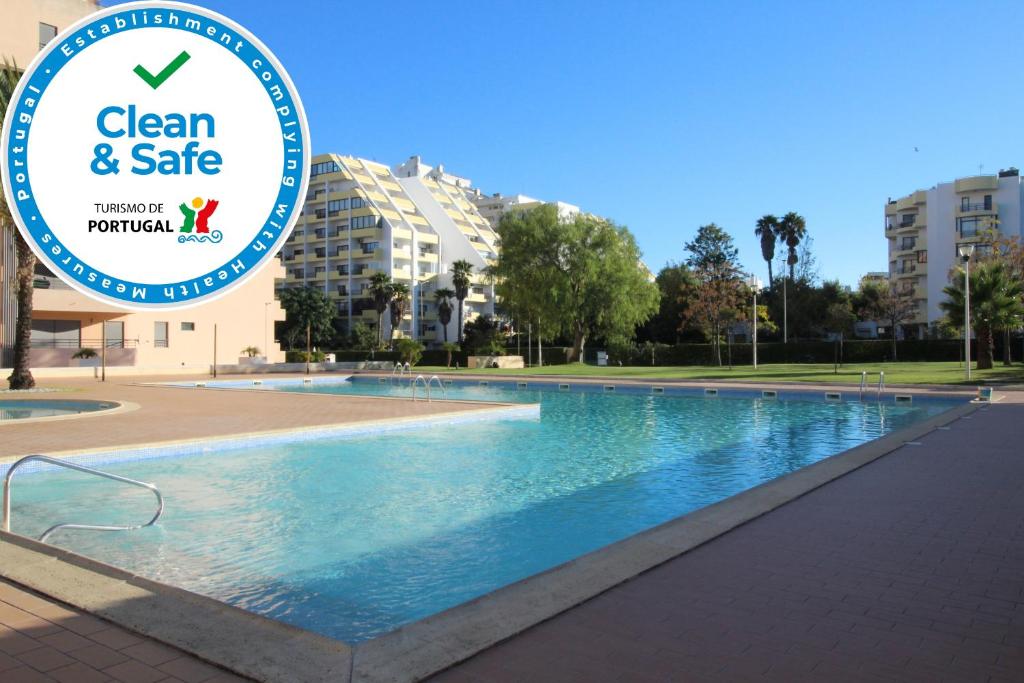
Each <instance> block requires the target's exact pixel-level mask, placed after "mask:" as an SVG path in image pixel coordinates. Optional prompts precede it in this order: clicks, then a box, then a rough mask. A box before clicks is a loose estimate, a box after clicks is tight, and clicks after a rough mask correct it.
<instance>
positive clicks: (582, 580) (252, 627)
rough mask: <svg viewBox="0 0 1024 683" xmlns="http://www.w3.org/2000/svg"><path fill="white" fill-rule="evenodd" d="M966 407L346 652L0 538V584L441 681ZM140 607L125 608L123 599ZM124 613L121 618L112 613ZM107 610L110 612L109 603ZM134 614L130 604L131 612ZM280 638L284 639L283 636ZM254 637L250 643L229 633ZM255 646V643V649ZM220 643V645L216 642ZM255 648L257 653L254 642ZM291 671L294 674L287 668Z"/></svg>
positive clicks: (279, 665) (320, 676) (192, 635)
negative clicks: (0, 580)
mask: <svg viewBox="0 0 1024 683" xmlns="http://www.w3.org/2000/svg"><path fill="white" fill-rule="evenodd" d="M985 405H987V404H985V403H981V404H978V403H967V404H964V405H961V406H956V407H953V408H951V409H949V410H947V411H944V412H942V413H940V414H939V415H935V416H933V417H931V418H928V419H926V420H923V421H921V422H919V423H917V424H914V425H910V426H908V427H905V428H903V429H901V430H898V431H896V432H893V433H891V434H888V435H885V436H883V437H880V438H878V439H875V440H873V441H869V442H867V443H865V444H861V445H860V446H856V447H854V448H852V449H848V450H846V451H842V452H840V453H837V454H836V455H833V456H830V457H828V458H826V459H824V460H821V461H819V462H817V463H814V464H812V465H808V466H806V467H803V468H801V469H799V470H796V471H794V472H791V473H789V474H786V475H783V476H781V477H778V478H776V479H773V480H771V481H769V482H765V483H764V484H760V485H758V486H756V487H754V488H751V489H747V490H746V491H743V492H740V493H738V494H736V495H734V496H730V497H729V498H726V499H725V500H722V501H719V502H718V503H714V504H712V505H710V506H707V507H705V508H702V509H700V510H697V511H695V512H692V513H689V514H687V515H683V516H681V517H677V518H675V519H673V520H670V521H668V522H665V523H664V524H661V525H659V526H657V527H654V528H652V529H648V530H647V531H643V532H640V533H638V534H635V535H633V536H630V537H628V538H625V539H623V540H621V541H618V542H616V543H613V544H611V545H608V546H605V547H603V548H600V549H598V550H596V551H594V552H591V553H588V554H586V555H583V556H581V557H578V558H576V559H574V560H571V561H569V562H567V563H564V564H561V565H558V566H556V567H553V568H551V569H549V570H546V571H544V572H541V573H539V574H535V575H533V576H530V577H528V578H526V579H523V580H521V581H518V582H516V583H513V584H510V585H508V586H504V587H502V588H499V589H497V590H495V591H492V592H491V593H488V594H486V595H483V596H480V597H478V598H476V599H474V600H471V601H468V602H465V603H462V604H460V605H457V606H456V607H453V608H451V609H449V610H446V611H444V612H440V613H438V614H435V615H432V616H430V617H427V618H425V619H423V620H420V621H417V622H413V623H411V624H408V625H406V626H403V627H400V628H398V629H397V630H395V631H393V632H391V633H388V634H385V635H383V636H379V637H377V638H375V639H372V640H369V641H366V642H363V643H359V644H356V645H354V646H352V645H348V644H346V643H343V642H341V641H337V640H332V639H329V638H326V637H324V636H320V635H318V634H315V633H312V632H309V631H305V630H302V629H298V628H296V627H292V626H288V625H286V624H283V623H281V622H277V621H273V620H270V619H267V618H265V617H261V616H259V615H256V614H252V613H249V612H245V611H244V610H241V609H239V608H235V607H231V606H230V605H226V604H225V603H221V602H219V601H217V600H213V599H212V598H206V597H204V596H201V595H198V594H195V593H191V592H189V591H185V590H183V589H179V588H175V587H172V586H168V585H166V584H161V583H159V582H156V581H151V580H148V579H144V578H141V577H137V576H135V575H133V574H131V573H130V572H126V571H124V570H121V569H117V568H115V567H111V566H109V565H105V564H102V563H100V562H96V561H94V560H90V559H88V558H85V557H82V556H79V555H75V554H74V553H70V552H67V551H63V550H60V549H59V548H56V547H54V546H49V545H45V544H41V543H38V542H36V541H32V540H31V539H27V538H25V537H22V536H17V535H13V534H6V533H2V532H0V542H4V543H8V544H10V545H7V546H5V548H7V549H13V550H14V551H15V552H3V553H0V575H2V576H4V577H5V578H7V579H9V580H11V581H13V582H15V583H18V584H21V585H23V586H25V587H27V588H30V589H32V590H35V591H38V592H40V593H43V594H44V595H48V596H51V597H53V598H55V599H57V600H60V601H62V602H65V603H67V604H69V605H71V606H73V607H77V608H79V609H83V610H85V611H87V612H90V613H92V614H95V615H97V616H99V617H102V618H105V619H108V620H109V621H112V622H114V623H116V624H119V625H121V626H124V627H126V628H129V629H131V630H133V631H137V632H139V633H141V634H143V635H145V636H147V637H149V638H152V639H154V640H158V641H160V642H164V643H166V644H168V645H171V646H174V647H177V648H179V649H181V650H184V651H185V652H188V653H190V654H193V655H195V656H197V657H199V658H201V659H204V660H206V661H209V662H211V663H213V664H217V665H219V666H222V667H225V668H228V669H230V670H232V671H235V672H237V673H239V674H242V675H245V676H249V677H252V678H255V679H256V680H259V681H265V682H267V683H277V682H285V681H289V682H290V681H295V680H303V681H311V682H312V681H322V680H331V681H337V682H338V683H346V682H349V683H377V682H378V681H379V682H383V681H414V680H420V679H422V678H425V677H427V676H430V675H432V674H434V673H437V672H439V671H443V670H444V669H447V668H449V667H451V666H453V665H455V664H457V663H459V662H461V661H464V660H466V659H468V658H470V657H472V656H473V655H475V654H477V653H479V652H481V651H483V650H486V649H487V648H489V647H492V646H493V645H496V644H498V643H500V642H501V641H503V640H507V639H508V638H511V637H513V636H515V635H517V634H519V633H521V632H523V631H525V630H527V629H528V628H530V627H532V626H535V625H537V624H539V623H542V622H544V621H546V620H548V619H550V618H552V617H554V616H556V615H558V614H561V613H562V612H565V611H567V610H569V609H571V608H573V607H575V606H576V605H579V604H581V603H583V602H585V601H587V600H589V599H591V598H593V597H596V596H597V595H600V594H601V593H604V592H605V591H607V590H609V589H611V588H613V587H615V586H616V585H619V584H621V583H623V582H625V581H628V580H629V579H631V578H633V577H635V576H638V575H640V574H642V573H644V572H646V571H648V570H650V569H653V568H655V567H657V566H659V565H661V564H663V563H665V562H667V561H669V560H672V559H674V558H676V557H678V556H680V555H682V554H684V553H686V552H688V551H689V550H692V549H694V548H696V547H698V546H700V545H702V544H704V543H706V542H708V541H710V540H712V539H714V538H716V537H718V536H721V535H722V534H725V533H727V532H728V531H730V530H732V529H734V528H736V527H738V526H740V525H742V524H745V523H746V522H749V521H751V520H753V519H756V518H757V517H760V516H761V515H764V514H766V513H768V512H771V511H772V510H774V509H776V508H778V507H781V506H782V505H785V504H786V503H788V502H790V501H792V500H795V499H796V498H799V497H801V496H803V495H805V494H807V493H809V492H811V491H813V490H815V489H817V488H819V487H821V486H823V485H825V484H827V483H829V482H831V481H833V480H835V479H838V478H839V477H841V476H843V475H845V474H848V473H849V472H852V471H854V470H856V469H858V468H860V467H862V466H864V465H866V464H869V463H871V462H873V461H875V460H877V459H879V458H881V457H883V456H885V455H887V454H889V453H891V452H893V451H895V450H896V449H898V448H899V447H901V446H902V445H903V444H904V443H905V442H907V441H913V440H916V439H918V438H920V437H921V436H923V435H925V434H927V433H929V432H931V431H933V430H935V429H936V428H937V427H940V426H943V425H946V424H949V423H951V422H953V421H955V420H957V419H959V418H960V417H963V416H964V415H968V414H970V413H972V412H974V411H975V410H978V409H979V408H981V407H982V406H985ZM138 598H141V599H142V602H143V603H144V604H141V605H139V606H137V607H135V608H132V607H131V605H132V604H133V603H132V602H131V600H133V599H138ZM121 602H126V603H127V606H125V607H121V608H120V609H119V607H118V605H119V604H120V603H121ZM112 603H113V604H112ZM136 604H137V603H136ZM282 629H283V630H282ZM249 632H252V633H253V634H254V635H253V636H251V637H242V636H239V635H238V634H239V633H249ZM253 638H255V640H253ZM225 641H227V642H225ZM260 642H265V643H267V646H266V647H261V646H260V645H258V644H257V643H260ZM296 663H298V665H297V664H296Z"/></svg>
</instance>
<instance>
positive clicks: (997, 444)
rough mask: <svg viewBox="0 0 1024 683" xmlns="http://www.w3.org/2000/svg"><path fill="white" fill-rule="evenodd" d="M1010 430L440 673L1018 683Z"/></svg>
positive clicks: (874, 472) (1016, 437) (920, 463)
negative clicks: (1010, 682)
mask: <svg viewBox="0 0 1024 683" xmlns="http://www.w3.org/2000/svg"><path fill="white" fill-rule="evenodd" d="M1017 398H1018V399H1019V397H1017ZM1022 424H1024V404H1022V403H1019V402H1007V403H997V404H994V405H992V406H990V407H987V408H984V409H982V410H981V411H979V412H976V413H975V414H974V415H973V416H970V417H966V418H963V419H961V420H958V421H957V422H955V423H953V424H952V425H951V426H950V428H949V429H948V430H940V431H935V432H932V433H930V434H929V435H927V436H925V437H923V438H922V439H921V440H920V442H919V443H920V445H907V446H904V447H903V448H901V449H899V450H897V451H895V452H893V453H891V454H889V455H887V456H884V457H882V458H880V459H879V460H877V461H875V462H873V463H871V464H869V465H867V466H865V467H863V468H861V469H859V470H856V471H854V472H853V473H851V474H848V475H846V476H844V477H841V478H840V479H838V480H836V481H834V482H832V483H830V484H827V485H826V486H824V487H822V488H820V489H817V490H815V491H813V492H811V493H809V494H807V495H805V496H803V497H801V498H798V499H796V500H794V501H793V502H791V503H789V504H787V505H784V506H783V507H781V508H778V509H777V510H775V511H773V512H771V513H768V514H767V515H765V516H763V517H760V518H758V519H756V520H754V521H752V522H750V523H748V524H746V525H744V526H742V527H739V528H737V529H735V530H733V531H731V532H729V533H727V534H725V535H723V536H721V537H719V538H717V539H715V540H713V541H711V542H709V543H707V544H705V545H703V546H701V547H699V548H697V549H695V550H693V551H691V552H689V553H687V554H685V555H682V556H680V557H678V558H676V559H674V560H671V561H669V562H667V563H665V564H663V565H661V566H660V567H657V568H655V569H653V570H650V571H648V572H646V573H644V574H642V575H640V576H638V577H636V578H635V579H633V580H631V581H628V582H626V583H624V584H622V585H620V586H618V587H616V588H614V589H612V590H610V591H608V592H606V593H604V594H602V595H600V596H598V597H596V598H594V599H592V600H590V601H588V602H586V603H584V604H582V605H580V606H578V607H576V608H574V609H572V610H569V611H568V612H565V613H563V614H561V615H559V616H557V617H555V618H553V619H551V620H549V621H547V622H545V623H543V624H539V625H538V626H535V627H533V628H531V629H528V630H527V631H525V632H523V633H521V634H520V635H518V636H515V637H513V638H511V639H509V640H507V641H505V642H503V643H500V644H498V645H497V646H495V647H493V648H491V649H489V650H486V651H484V652H482V653H480V654H478V655H476V656H475V657H473V658H471V659H469V660H468V661H466V662H463V663H462V664H460V665H458V666H456V667H454V668H452V669H449V670H448V671H446V672H443V673H441V674H439V675H437V676H436V677H435V678H434V680H435V681H438V682H439V683H441V682H444V683H458V682H462V681H488V682H492V683H502V682H504V681H530V682H531V683H532V682H536V681H587V682H588V683H596V682H601V681H631V682H632V681H635V682H638V683H639V682H644V681H787V682H788V681H829V682H831V681H886V680H888V681H929V682H930V681H992V682H999V681H1006V682H1009V681H1018V682H1019V681H1024V493H1022V492H1024V427H1022V426H1021V425H1022Z"/></svg>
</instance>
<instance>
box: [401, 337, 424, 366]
mask: <svg viewBox="0 0 1024 683" xmlns="http://www.w3.org/2000/svg"><path fill="white" fill-rule="evenodd" d="M397 348H398V360H399V362H401V363H408V364H409V365H416V364H417V363H419V362H420V358H422V357H423V344H422V343H421V342H418V341H416V340H415V339H410V338H409V337H402V338H401V339H399V340H398V345H397Z"/></svg>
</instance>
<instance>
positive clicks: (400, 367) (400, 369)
mask: <svg viewBox="0 0 1024 683" xmlns="http://www.w3.org/2000/svg"><path fill="white" fill-rule="evenodd" d="M405 371H406V367H405V366H403V365H402V364H401V363H395V367H394V369H393V370H392V371H391V383H392V384H394V382H395V373H396V372H397V373H398V383H399V384H401V383H402V376H403V375H405Z"/></svg>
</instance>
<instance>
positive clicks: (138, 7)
mask: <svg viewBox="0 0 1024 683" xmlns="http://www.w3.org/2000/svg"><path fill="white" fill-rule="evenodd" d="M186 7H188V6H187V5H183V6H182V7H181V8H178V7H169V6H167V5H164V4H153V5H149V4H145V5H143V4H132V5H125V6H123V7H122V8H118V9H115V10H113V11H111V12H109V13H105V14H103V15H102V16H100V17H97V18H95V19H91V20H90V21H88V22H87V23H84V24H81V25H80V26H79V27H78V28H77V29H75V31H74V32H73V33H70V34H67V35H62V36H58V39H54V40H53V41H52V42H51V43H50V45H51V46H52V47H51V49H50V52H49V53H48V54H46V56H45V57H43V58H42V59H41V60H40V61H37V62H36V63H35V66H34V68H33V69H32V70H31V71H30V72H28V73H26V74H25V75H23V76H22V78H21V82H20V83H19V92H18V98H17V101H16V102H15V103H13V104H14V106H13V107H11V109H12V112H9V116H8V121H14V120H15V119H16V118H17V117H18V116H19V115H21V114H28V115H29V116H32V117H33V119H34V117H35V111H36V110H37V109H38V107H39V104H40V103H41V101H42V97H43V95H44V94H45V92H46V88H47V87H48V86H49V85H50V82H51V81H52V80H53V78H54V76H56V75H57V73H58V72H59V71H60V69H62V68H63V67H64V66H65V65H66V64H67V63H68V62H70V61H71V60H72V59H74V58H75V56H77V55H78V54H79V53H80V52H82V51H84V50H86V49H88V48H89V47H90V46H91V45H93V44H95V43H98V42H99V41H100V40H103V39H104V38H106V37H108V36H112V35H118V34H120V33H124V32H125V31H131V30H135V29H178V30H182V31H187V32H188V33H189V35H196V36H205V37H206V38H207V39H209V40H211V41H213V42H214V43H216V44H218V45H221V46H222V47H224V48H225V49H226V50H228V52H229V53H230V54H233V55H237V56H238V57H239V59H241V60H242V61H243V62H244V63H245V64H246V66H247V68H249V67H251V65H252V64H253V60H254V59H259V60H260V61H261V66H260V68H259V71H257V70H255V69H250V70H251V71H252V74H253V77H254V78H256V79H257V80H258V81H260V85H262V86H263V89H264V90H265V91H266V93H267V96H268V97H269V98H270V101H271V105H272V106H273V107H274V108H275V109H277V108H279V107H282V106H288V107H289V108H290V109H291V111H292V112H294V114H295V117H296V120H297V122H298V125H296V126H294V131H290V130H286V129H285V127H284V125H282V122H281V119H280V117H278V124H279V125H280V126H281V133H282V148H283V150H284V160H283V161H284V163H283V168H282V172H281V189H280V191H279V192H278V195H277V199H276V200H275V201H274V204H273V208H271V211H270V214H269V215H268V216H267V219H266V220H265V221H263V223H261V224H260V229H259V231H257V234H256V236H255V237H254V238H253V239H252V241H251V242H249V244H248V245H246V246H245V247H244V248H243V249H242V251H240V252H239V253H238V254H237V255H235V256H234V257H232V258H230V259H228V261H226V262H225V263H224V264H223V265H222V266H219V267H217V268H214V269H213V270H211V271H209V272H208V273H205V274H203V275H198V276H196V277H193V278H190V279H188V280H181V281H179V282H166V283H159V282H158V283H141V282H132V281H130V280H124V279H121V278H115V277H112V276H110V275H108V274H106V273H103V272H101V271H99V270H97V269H95V268H93V267H91V266H89V264H87V263H86V262H85V261H83V260H82V259H80V258H78V257H77V256H75V255H74V253H73V252H71V250H69V249H68V248H67V247H66V246H64V244H63V243H62V242H61V241H60V240H59V239H58V238H57V235H56V234H54V232H53V230H52V229H51V228H50V227H49V226H48V225H47V224H46V221H45V220H44V219H43V216H42V212H41V211H40V210H39V207H38V205H37V204H36V201H35V199H34V194H33V192H32V189H31V188H32V185H31V180H30V175H29V167H28V143H29V140H30V138H31V134H32V124H31V123H30V124H28V126H27V134H26V136H25V138H24V139H23V140H19V141H18V144H19V145H20V146H22V147H23V148H24V151H23V152H22V153H21V154H20V155H15V153H14V147H15V144H14V140H13V135H12V133H13V131H12V128H13V126H5V130H4V136H5V139H6V140H7V149H6V150H5V154H6V156H7V159H6V161H7V173H6V174H5V176H6V177H5V179H4V180H5V181H6V183H7V184H9V186H10V188H11V192H10V195H11V196H10V197H9V200H10V201H11V202H12V205H13V206H15V207H17V214H18V217H19V218H20V219H21V223H22V225H23V227H24V229H25V230H24V231H25V232H28V233H29V235H30V236H31V237H32V240H31V242H34V245H33V246H35V247H36V249H37V251H39V252H44V253H46V254H47V256H46V257H44V261H46V262H47V264H51V265H54V266H57V264H56V263H55V262H54V261H55V259H53V258H51V256H50V255H51V254H52V249H53V248H54V247H55V246H59V247H60V249H61V254H62V259H63V258H66V257H71V259H72V261H73V264H75V263H77V264H81V265H82V266H83V271H84V272H83V273H82V274H78V273H75V272H73V271H72V270H71V269H70V268H69V269H65V268H62V267H59V266H57V268H56V269H57V270H59V271H60V272H61V274H62V275H63V276H65V277H68V278H70V279H72V280H74V281H75V282H77V283H78V284H79V285H80V286H81V287H82V288H84V289H86V290H88V291H89V292H94V293H95V294H97V295H98V296H99V297H101V298H103V299H113V300H116V301H123V302H124V303H126V304H130V305H132V306H134V307H138V308H140V309H150V310H152V309H159V308H172V307H178V306H182V305H183V304H187V303H199V302H200V301H202V300H205V299H208V298H209V297H211V296H213V295H216V294H219V293H223V292H224V290H225V289H226V288H227V287H229V286H230V285H232V284H234V283H235V282H237V281H238V280H239V279H241V278H243V277H247V276H248V275H250V274H252V273H254V272H255V271H257V270H258V269H259V267H260V266H261V265H263V263H264V261H266V260H268V259H270V258H273V256H274V255H275V253H276V251H277V249H275V248H274V247H276V246H277V245H278V244H279V243H280V242H281V241H283V239H284V238H286V237H287V233H286V230H287V229H289V228H290V227H291V226H290V225H289V224H294V221H295V220H297V218H298V212H299V211H300V210H301V208H302V206H301V203H300V201H299V200H300V196H301V195H300V193H301V192H302V188H303V187H304V186H305V184H306V183H305V182H304V180H305V177H304V174H305V173H307V172H308V166H309V164H308V163H306V162H307V160H308V158H309V150H308V145H307V142H308V141H307V139H306V137H307V127H306V122H305V114H304V111H303V109H302V106H301V104H299V105H297V103H296V98H293V97H292V88H293V87H294V86H293V85H292V82H291V80H290V79H289V78H288V77H287V75H286V74H285V75H282V71H279V70H278V68H277V66H276V62H277V60H276V59H275V58H274V57H273V55H272V54H270V52H269V50H267V51H266V52H264V51H262V50H260V49H259V48H258V47H257V46H256V42H257V41H256V40H255V37H254V36H253V35H252V34H251V33H250V32H249V31H246V30H245V29H244V28H242V27H241V26H239V25H237V24H235V25H234V26H232V25H229V24H225V23H223V22H222V21H220V20H219V19H217V18H215V17H214V16H211V15H209V14H198V13H196V12H192V11H189V10H188V9H186ZM142 12H145V13H146V14H147V15H148V17H149V21H150V22H152V20H153V17H154V16H156V15H157V14H160V13H163V14H164V15H165V16H164V19H165V21H164V23H163V24H161V25H156V26H154V25H153V24H152V23H147V24H145V25H141V24H139V25H132V21H131V19H130V18H129V19H125V21H126V22H127V24H126V26H125V27H124V28H121V29H117V30H114V31H111V32H109V33H106V34H100V35H99V36H98V37H96V38H89V37H88V35H87V34H86V32H87V31H88V30H89V29H92V28H95V27H97V26H98V25H99V24H104V23H112V22H113V21H114V19H115V17H122V18H123V19H124V17H125V16H128V17H130V16H131V15H134V14H136V13H142ZM170 14H175V15H177V16H178V17H179V18H180V21H179V22H178V24H177V25H175V26H170V25H168V24H167V22H166V19H167V16H169V15H170ZM211 14H212V13H211ZM140 16H141V14H140ZM189 19H192V20H198V21H199V22H200V23H201V26H202V30H200V31H192V30H190V29H188V28H187V27H186V25H185V24H186V21H187V20H189ZM232 23H234V22H232ZM209 26H215V27H217V29H218V30H217V32H216V34H215V35H214V36H210V35H209V34H207V32H206V28H207V27H209ZM96 32H97V33H98V31H96ZM221 32H228V33H231V34H233V35H236V36H237V37H238V38H243V39H244V42H245V43H246V45H245V47H243V48H242V50H240V51H238V52H235V51H234V50H232V49H230V48H231V47H233V45H231V46H229V45H224V44H223V43H221V42H220V40H218V38H219V36H220V34H221ZM79 37H82V38H83V39H84V40H85V41H86V45H85V47H81V48H77V47H76V48H75V52H74V53H73V54H72V55H71V56H70V57H69V56H66V55H64V54H63V53H62V52H61V50H60V49H59V45H63V44H71V45H74V41H75V39H76V38H79ZM264 72H270V73H271V74H272V78H271V79H269V80H264V79H263V78H261V77H260V76H261V74H262V73H264ZM275 86H276V87H279V88H280V94H281V95H282V97H281V98H280V99H278V100H275V99H274V97H275V95H276V94H277V93H276V92H275V91H274V90H273V87H275ZM30 99H31V100H35V106H33V107H29V106H27V105H26V100H30ZM288 133H294V134H295V136H296V140H295V141H289V140H287V139H285V138H284V135H285V134H288ZM289 148H293V149H296V148H297V149H300V150H301V152H300V153H299V156H300V159H299V163H298V164H297V165H296V168H295V169H294V170H291V171H289V169H288V164H289V154H288V149H289ZM292 156H294V155H292ZM15 159H21V160H22V161H23V163H24V167H23V170H21V171H18V172H15V171H14V170H13V169H14V168H15V164H14V162H15ZM18 174H24V176H25V178H24V181H23V182H18V183H16V182H15V176H16V175H18ZM289 177H290V178H292V179H293V181H294V182H293V184H292V186H291V187H288V186H287V185H286V184H285V183H284V180H285V179H286V178H289ZM18 189H24V190H26V191H27V193H28V198H27V199H24V200H20V201H19V200H18V199H17V190H18ZM281 204H285V205H291V207H292V208H291V211H290V213H289V215H288V216H287V217H285V218H280V219H276V218H275V216H276V208H277V207H278V206H279V205H281ZM26 219H27V220H26ZM269 223H275V224H276V225H279V226H280V228H279V229H278V230H279V231H280V234H279V236H278V237H277V238H276V239H275V240H274V242H273V244H272V245H271V246H269V247H267V248H265V249H264V250H259V251H258V250H256V249H255V245H256V244H257V243H259V242H261V241H263V234H262V233H263V230H264V227H265V226H266V225H268V224H269ZM45 235H49V236H50V238H51V239H50V240H49V241H47V242H43V236H45ZM239 261H240V262H241V263H242V264H243V266H244V268H243V269H241V270H239V271H235V269H234V265H235V264H237V263H238V262H239ZM73 264H72V265H73ZM225 271H227V273H228V277H226V278H223V279H221V274H222V273H223V272H225ZM90 274H94V275H95V277H94V278H90V277H89V276H90ZM208 278H211V279H213V280H214V281H215V282H218V283H219V284H218V285H216V286H214V287H212V288H207V289H203V290H202V291H200V292H196V291H195V288H196V286H197V285H198V284H199V283H202V282H203V281H204V280H206V279H208ZM104 280H106V281H109V282H110V286H109V287H105V288H101V287H96V286H94V283H96V282H100V281H104ZM121 287H123V288H124V293H123V294H118V292H117V290H118V289H119V288H121ZM133 288H145V289H146V290H147V296H146V298H145V299H144V300H140V299H137V298H133V297H132V296H131V293H132V291H133ZM168 288H173V289H174V290H175V291H176V292H177V294H176V295H175V296H174V297H168V296H166V293H165V291H164V290H165V289H168ZM151 290H152V292H151ZM190 291H191V292H192V293H191V294H189V293H188V292H190ZM151 293H155V294H156V295H157V296H151Z"/></svg>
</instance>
